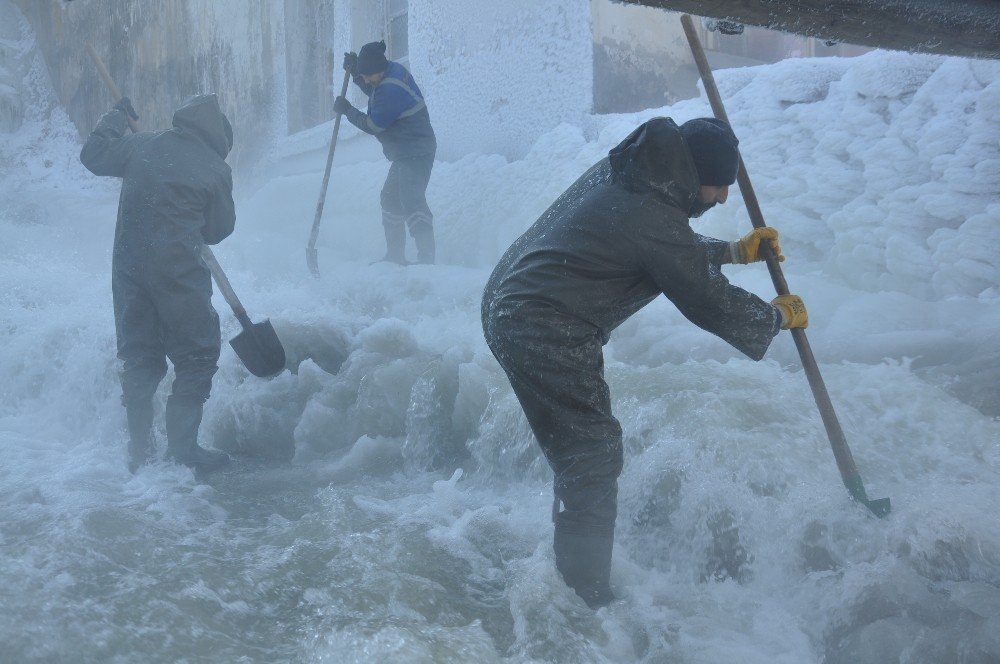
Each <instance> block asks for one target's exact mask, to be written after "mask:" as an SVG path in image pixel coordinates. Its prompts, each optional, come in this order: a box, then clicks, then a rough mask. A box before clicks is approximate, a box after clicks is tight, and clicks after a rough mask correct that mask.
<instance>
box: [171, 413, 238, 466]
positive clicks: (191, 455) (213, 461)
mask: <svg viewBox="0 0 1000 664" xmlns="http://www.w3.org/2000/svg"><path fill="white" fill-rule="evenodd" d="M202 410H203V405H202V403H201V402H200V401H198V400H191V399H183V398H177V397H174V396H170V397H169V398H168V399H167V413H166V420H167V455H166V457H167V459H170V460H172V461H176V462H177V463H180V464H183V465H185V466H187V467H188V468H191V469H193V470H194V471H195V472H196V473H210V472H212V471H214V470H219V469H220V468H223V467H225V466H226V465H227V464H228V463H229V455H228V454H225V453H223V452H216V451H214V450H206V449H205V448H204V447H201V446H200V445H198V427H199V426H201V415H202Z"/></svg>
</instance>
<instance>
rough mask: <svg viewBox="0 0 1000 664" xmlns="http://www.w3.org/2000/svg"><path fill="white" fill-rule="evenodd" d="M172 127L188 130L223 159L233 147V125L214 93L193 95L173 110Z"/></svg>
mask: <svg viewBox="0 0 1000 664" xmlns="http://www.w3.org/2000/svg"><path fill="white" fill-rule="evenodd" d="M174 127H176V128H178V129H181V130H183V131H186V132H190V133H192V134H194V135H195V136H196V137H198V138H199V139H200V140H201V141H202V142H203V143H204V144H205V145H207V146H208V147H210V148H212V150H214V151H215V152H216V153H218V155H219V156H220V157H222V158H223V159H225V158H226V156H228V155H229V151H230V150H232V149H233V127H232V125H231V124H229V119H228V118H227V117H226V115H225V113H223V112H222V109H221V108H220V107H219V98H218V97H217V96H216V95H214V94H209V95H195V96H194V97H191V98H190V99H188V100H187V101H186V102H184V105H183V106H181V107H180V108H178V109H177V110H176V111H174Z"/></svg>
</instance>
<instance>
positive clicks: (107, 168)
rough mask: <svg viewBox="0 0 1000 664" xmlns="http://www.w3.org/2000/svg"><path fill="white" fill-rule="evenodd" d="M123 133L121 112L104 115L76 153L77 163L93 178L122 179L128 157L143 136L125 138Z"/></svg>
mask: <svg viewBox="0 0 1000 664" xmlns="http://www.w3.org/2000/svg"><path fill="white" fill-rule="evenodd" d="M126 131H127V125H126V123H125V112H124V111H121V110H118V109H114V110H111V111H109V112H107V113H105V114H104V115H103V116H102V117H101V120H100V122H98V123H97V127H96V128H95V129H94V131H92V132H91V133H90V136H89V137H88V138H87V142H86V143H84V145H83V149H82V150H80V162H81V163H83V165H84V166H85V167H86V168H87V170H88V171H90V172H91V173H93V174H94V175H107V176H111V177H119V178H120V177H125V167H126V165H127V164H128V160H129V157H130V156H131V155H132V152H133V151H134V150H135V148H136V146H137V145H139V144H140V143H142V142H143V141H144V140H145V138H146V137H145V135H143V134H132V135H131V136H129V135H126Z"/></svg>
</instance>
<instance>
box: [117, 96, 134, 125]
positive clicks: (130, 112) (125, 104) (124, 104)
mask: <svg viewBox="0 0 1000 664" xmlns="http://www.w3.org/2000/svg"><path fill="white" fill-rule="evenodd" d="M115 108H117V109H118V110H119V111H121V112H122V113H124V114H125V116H126V117H129V118H132V119H133V120H138V119H139V114H138V113H136V112H135V108H134V107H133V106H132V100H131V99H129V98H128V97H122V98H121V99H119V100H118V103H116V104H115Z"/></svg>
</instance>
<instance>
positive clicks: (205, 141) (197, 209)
mask: <svg viewBox="0 0 1000 664" xmlns="http://www.w3.org/2000/svg"><path fill="white" fill-rule="evenodd" d="M127 130H128V127H127V125H126V120H125V114H124V113H123V112H122V111H120V110H113V111H111V112H109V113H107V114H105V115H104V117H102V118H101V121H100V122H99V123H98V125H97V128H96V129H94V131H93V132H92V133H91V135H90V137H89V138H88V139H87V143H86V144H85V145H84V146H83V150H82V151H81V152H80V161H81V162H83V165H84V166H86V167H87V169H88V170H89V171H90V172H92V173H93V174H94V175H109V176H113V177H120V178H122V179H123V181H122V191H121V196H120V198H119V200H118V223H117V226H116V228H115V248H114V262H115V265H116V266H117V265H120V264H123V263H128V264H132V263H137V262H138V263H144V262H147V261H149V260H157V259H158V257H159V258H161V259H163V260H174V259H176V258H177V257H178V256H182V257H185V256H190V257H193V258H197V256H198V252H199V250H200V246H201V244H202V243H205V244H217V243H218V242H221V241H222V240H223V239H225V238H226V237H228V236H229V234H230V233H232V232H233V226H234V224H235V223H236V211H235V206H234V204H233V179H232V173H231V171H230V168H229V165H228V164H227V163H226V162H225V161H224V160H225V158H226V156H227V155H228V154H229V151H230V150H231V149H232V146H233V130H232V127H231V126H230V124H229V120H227V119H226V116H225V115H223V113H222V110H221V109H220V108H219V102H218V99H217V97H216V96H215V95H199V96H197V97H193V98H192V99H190V100H189V101H188V102H187V103H185V105H184V106H182V107H181V108H179V109H177V111H176V112H175V113H174V119H173V128H172V129H168V130H166V131H158V132H143V133H139V134H132V135H127V134H126V132H127Z"/></svg>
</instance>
